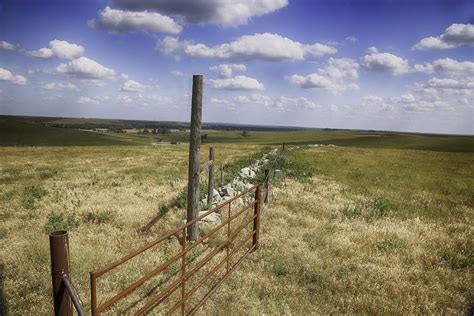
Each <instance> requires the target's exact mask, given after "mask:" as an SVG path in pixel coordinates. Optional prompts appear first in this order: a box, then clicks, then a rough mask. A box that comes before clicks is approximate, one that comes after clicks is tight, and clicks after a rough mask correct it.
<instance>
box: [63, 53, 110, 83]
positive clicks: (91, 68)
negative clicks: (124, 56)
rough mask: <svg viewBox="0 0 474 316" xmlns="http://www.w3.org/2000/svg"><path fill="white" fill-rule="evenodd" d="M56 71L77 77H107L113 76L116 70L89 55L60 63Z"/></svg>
mask: <svg viewBox="0 0 474 316" xmlns="http://www.w3.org/2000/svg"><path fill="white" fill-rule="evenodd" d="M56 72H57V73H61V74H66V75H68V76H71V77H75V78H84V79H105V78H113V77H115V76H116V72H115V71H114V70H113V69H110V68H107V67H105V66H103V65H101V64H99V63H98V62H96V61H94V60H92V59H89V58H87V57H80V58H77V59H74V60H72V61H70V62H69V63H67V64H60V65H59V66H58V67H56Z"/></svg>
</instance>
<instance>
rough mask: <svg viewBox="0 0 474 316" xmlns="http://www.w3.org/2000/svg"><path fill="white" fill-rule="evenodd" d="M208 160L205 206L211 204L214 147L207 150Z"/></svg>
mask: <svg viewBox="0 0 474 316" xmlns="http://www.w3.org/2000/svg"><path fill="white" fill-rule="evenodd" d="M209 160H211V161H212V164H211V165H210V166H209V181H208V185H207V205H209V206H210V205H211V204H212V191H214V147H210V148H209Z"/></svg>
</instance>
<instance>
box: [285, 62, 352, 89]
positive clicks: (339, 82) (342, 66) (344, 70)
mask: <svg viewBox="0 0 474 316" xmlns="http://www.w3.org/2000/svg"><path fill="white" fill-rule="evenodd" d="M358 68H359V64H358V63H357V62H356V61H355V60H353V59H351V58H338V59H337V58H332V57H331V58H329V60H328V62H327V64H326V66H325V67H323V68H320V69H318V70H317V71H316V72H315V73H312V74H309V75H307V76H300V75H292V76H287V77H285V78H286V79H287V80H288V81H289V82H291V83H293V84H296V85H298V86H300V87H301V88H305V89H325V90H329V91H332V92H334V93H337V92H340V91H344V90H357V89H359V86H358V85H357V84H355V83H349V84H348V83H347V82H346V80H354V79H357V78H358V77H359V74H358V70H357V69H358Z"/></svg>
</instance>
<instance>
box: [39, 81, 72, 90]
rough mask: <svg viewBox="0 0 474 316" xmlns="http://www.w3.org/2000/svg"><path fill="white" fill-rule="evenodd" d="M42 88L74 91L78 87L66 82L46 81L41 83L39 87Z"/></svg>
mask: <svg viewBox="0 0 474 316" xmlns="http://www.w3.org/2000/svg"><path fill="white" fill-rule="evenodd" d="M41 88H42V89H44V90H50V91H54V90H56V91H60V90H73V91H76V90H79V88H78V87H77V86H76V85H74V84H72V83H70V82H68V83H60V82H50V83H47V84H45V85H43V86H42V87H41Z"/></svg>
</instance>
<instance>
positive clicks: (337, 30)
mask: <svg viewBox="0 0 474 316" xmlns="http://www.w3.org/2000/svg"><path fill="white" fill-rule="evenodd" d="M192 74H203V75H204V77H205V88H204V89H205V96H204V115H203V120H204V121H207V122H227V123H247V124H265V125H293V126H307V127H331V128H358V129H382V130H400V131H416V132H435V133H462V134H473V108H474V2H473V1H457V0H449V1H428V0H426V1H421V0H418V1H416V0H412V1H401V0H400V1H396V0H393V1H388V0H387V1H383V0H379V1H368V0H366V1H362V0H359V1H350V0H345V1H343V0H336V1H329V0H327V1H322V0H321V1H318V0H314V1H310V0H302V1H296V0H261V1H253V0H235V1H231V0H228V1H227V0H219V1H218V0H206V1H204V0H194V1H186V0H133V1H132V0H110V1H109V0H104V1H66V0H64V1H39V0H35V1H9V0H3V1H0V114H17V115H48V116H73V117H103V118H123V119H145V120H179V121H188V120H189V115H190V103H191V102H190V91H191V81H192V78H191V77H192Z"/></svg>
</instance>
